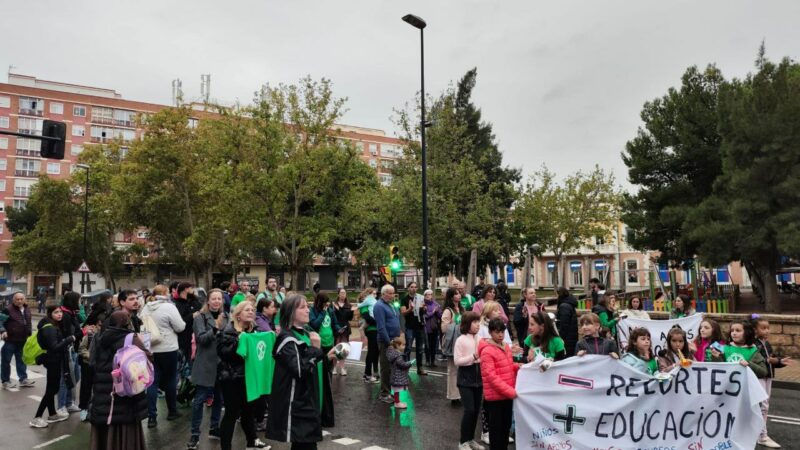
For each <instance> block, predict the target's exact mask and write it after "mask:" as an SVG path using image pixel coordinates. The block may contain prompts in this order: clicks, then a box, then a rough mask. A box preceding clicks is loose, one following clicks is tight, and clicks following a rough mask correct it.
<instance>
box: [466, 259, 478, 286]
mask: <svg viewBox="0 0 800 450" xmlns="http://www.w3.org/2000/svg"><path fill="white" fill-rule="evenodd" d="M477 272H478V249H475V248H473V249H472V251H470V253H469V268H468V269H467V277H466V280H465V281H466V282H467V292H468V293H469V292H470V291H471V290H472V287H473V286H475V276H476V275H477Z"/></svg>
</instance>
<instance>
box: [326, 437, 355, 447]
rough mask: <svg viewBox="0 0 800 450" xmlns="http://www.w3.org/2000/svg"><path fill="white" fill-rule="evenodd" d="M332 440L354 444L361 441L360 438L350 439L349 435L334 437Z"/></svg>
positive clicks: (343, 443) (344, 443)
mask: <svg viewBox="0 0 800 450" xmlns="http://www.w3.org/2000/svg"><path fill="white" fill-rule="evenodd" d="M331 442H336V443H337V444H342V445H353V444H356V443H358V442H361V441H359V440H358V439H350V438H348V437H343V438H339V439H334V440H332V441H331Z"/></svg>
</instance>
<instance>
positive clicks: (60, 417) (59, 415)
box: [47, 411, 69, 423]
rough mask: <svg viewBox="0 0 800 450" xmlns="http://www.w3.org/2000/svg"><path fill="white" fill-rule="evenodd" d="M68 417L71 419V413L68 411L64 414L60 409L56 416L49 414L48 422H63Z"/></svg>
mask: <svg viewBox="0 0 800 450" xmlns="http://www.w3.org/2000/svg"><path fill="white" fill-rule="evenodd" d="M67 419H69V414H67V413H64V414H62V413H61V412H60V411H56V415H55V416H47V422H49V423H56V422H63V421H64V420H67Z"/></svg>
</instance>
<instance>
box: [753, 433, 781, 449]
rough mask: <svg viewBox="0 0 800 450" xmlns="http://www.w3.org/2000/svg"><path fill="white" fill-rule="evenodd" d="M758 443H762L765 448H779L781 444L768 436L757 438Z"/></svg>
mask: <svg viewBox="0 0 800 450" xmlns="http://www.w3.org/2000/svg"><path fill="white" fill-rule="evenodd" d="M758 445H763V446H764V447H767V448H781V444H778V443H777V442H775V441H773V440H772V438H771V437H769V436H767V437H765V438H763V439H759V440H758Z"/></svg>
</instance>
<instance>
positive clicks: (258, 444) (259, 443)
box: [247, 439, 272, 450]
mask: <svg viewBox="0 0 800 450" xmlns="http://www.w3.org/2000/svg"><path fill="white" fill-rule="evenodd" d="M262 448H263V449H266V450H270V449H271V448H272V446H271V445H267V443H266V442H264V441H262V440H261V439H256V440H255V442H253V445H248V446H247V450H256V449H262Z"/></svg>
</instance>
